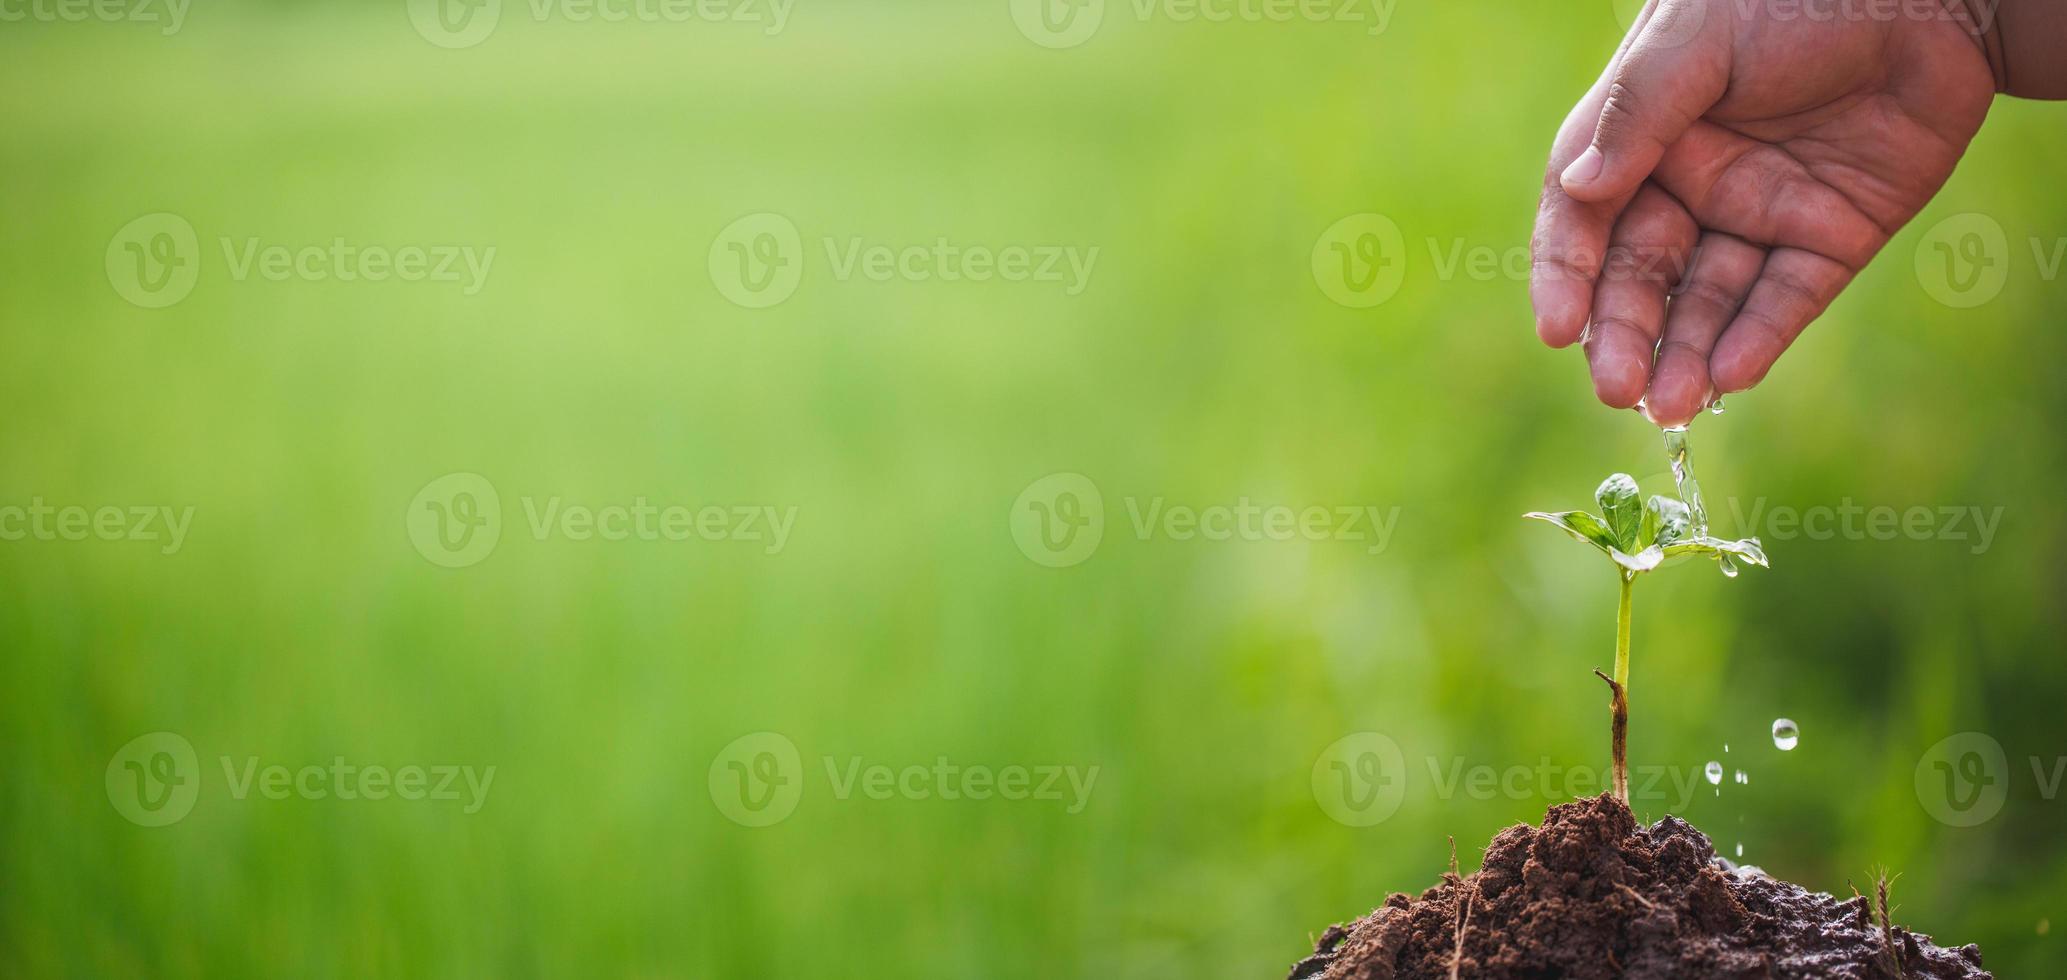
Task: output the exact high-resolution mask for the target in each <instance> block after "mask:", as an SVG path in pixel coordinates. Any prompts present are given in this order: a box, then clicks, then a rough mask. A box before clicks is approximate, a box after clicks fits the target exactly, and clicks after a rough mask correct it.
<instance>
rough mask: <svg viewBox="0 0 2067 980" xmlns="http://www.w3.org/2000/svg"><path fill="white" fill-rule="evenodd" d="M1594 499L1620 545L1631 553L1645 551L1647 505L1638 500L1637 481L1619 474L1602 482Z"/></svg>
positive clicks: (1624, 474) (1594, 493)
mask: <svg viewBox="0 0 2067 980" xmlns="http://www.w3.org/2000/svg"><path fill="white" fill-rule="evenodd" d="M1593 499H1594V501H1595V502H1597V503H1599V504H1600V512H1601V517H1602V519H1603V520H1604V521H1605V522H1606V523H1607V525H1608V530H1609V531H1611V532H1613V533H1614V535H1615V541H1616V543H1617V545H1618V546H1619V547H1620V548H1621V549H1622V550H1623V551H1627V552H1635V551H1641V550H1643V542H1642V540H1641V538H1642V535H1643V523H1644V505H1643V501H1641V500H1639V499H1638V498H1637V490H1636V481H1635V480H1634V479H1631V478H1630V476H1629V474H1627V473H1617V474H1615V475H1614V476H1611V477H1608V478H1607V479H1605V480H1602V481H1601V485H1600V489H1598V490H1595V491H1594V492H1593Z"/></svg>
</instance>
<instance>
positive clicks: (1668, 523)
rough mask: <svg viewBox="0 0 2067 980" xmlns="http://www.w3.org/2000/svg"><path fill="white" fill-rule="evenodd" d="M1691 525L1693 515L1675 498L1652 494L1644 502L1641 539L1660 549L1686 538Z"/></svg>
mask: <svg viewBox="0 0 2067 980" xmlns="http://www.w3.org/2000/svg"><path fill="white" fill-rule="evenodd" d="M1692 523H1693V514H1692V513H1691V512H1690V511H1688V510H1687V505H1686V504H1685V503H1684V502H1682V501H1681V500H1680V499H1679V498H1677V497H1667V496H1663V495H1661V494H1655V493H1654V494H1652V495H1651V499H1649V500H1646V501H1644V534H1643V539H1644V540H1645V541H1647V542H1650V543H1652V544H1656V545H1658V546H1660V547H1664V546H1665V545H1669V544H1671V543H1673V542H1675V541H1678V540H1679V539H1681V538H1684V537H1686V536H1687V527H1688V526H1689V525H1690V524H1692Z"/></svg>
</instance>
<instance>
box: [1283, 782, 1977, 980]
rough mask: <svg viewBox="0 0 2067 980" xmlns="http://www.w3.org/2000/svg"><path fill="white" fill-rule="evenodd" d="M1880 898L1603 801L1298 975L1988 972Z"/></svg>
mask: <svg viewBox="0 0 2067 980" xmlns="http://www.w3.org/2000/svg"><path fill="white" fill-rule="evenodd" d="M1466 905H1468V913H1469V915H1468V919H1467V917H1466V914H1465V913H1466V909H1465V908H1464V906H1466ZM1872 906H1873V903H1872V902H1871V901H1869V899H1868V898H1866V897H1863V896H1855V897H1853V898H1849V899H1846V900H1844V901H1838V900H1837V899H1836V898H1833V897H1831V896H1830V895H1826V894H1822V893H1820V892H1811V891H1808V890H1807V889H1804V888H1802V887H1801V886H1799V885H1793V884H1789V883H1787V882H1784V881H1777V880H1774V879H1772V878H1769V877H1766V876H1765V875H1763V874H1760V873H1758V872H1756V871H1753V870H1749V869H1736V868H1733V867H1731V865H1730V864H1729V862H1727V861H1724V860H1722V859H1721V858H1718V857H1716V854H1715V849H1714V847H1712V846H1711V845H1710V844H1709V843H1708V838H1706V837H1703V836H1702V835H1701V832H1700V831H1698V830H1695V829H1694V828H1693V826H1692V825H1690V824H1688V823H1687V822H1686V821H1684V820H1680V819H1679V818H1677V817H1666V818H1665V819H1664V820H1661V821H1659V822H1658V823H1657V824H1655V825H1653V826H1650V827H1639V826H1638V825H1637V823H1636V820H1635V818H1634V817H1632V816H1630V813H1629V808H1628V807H1627V806H1625V805H1623V804H1621V803H1619V802H1616V801H1615V799H1614V798H1613V797H1610V796H1602V797H1599V798H1597V799H1589V800H1579V801H1577V802H1573V803H1566V804H1562V805H1559V806H1553V807H1551V808H1550V813H1549V814H1548V815H1547V816H1545V817H1544V820H1543V827H1542V829H1540V830H1539V829H1537V828H1534V827H1530V826H1527V825H1518V826H1514V827H1509V828H1507V829H1506V830H1503V831H1501V832H1500V834H1499V835H1498V836H1496V837H1494V838H1493V844H1492V846H1491V847H1490V848H1488V849H1487V851H1486V861H1485V866H1484V867H1482V868H1480V869H1479V870H1478V871H1477V872H1476V873H1474V874H1472V875H1470V876H1468V877H1465V878H1461V879H1460V878H1458V877H1456V876H1454V875H1444V876H1443V881H1442V883H1441V884H1439V885H1437V886H1435V887H1434V888H1431V889H1429V890H1427V891H1425V892H1422V893H1421V897H1420V898H1410V897H1408V896H1406V895H1394V896H1392V897H1391V898H1388V899H1386V900H1385V904H1384V905H1381V906H1379V907H1378V908H1377V909H1376V910H1375V911H1373V912H1372V913H1371V914H1370V915H1367V916H1365V917H1364V918H1362V919H1360V920H1358V921H1356V922H1354V923H1352V924H1350V925H1349V926H1347V927H1343V926H1330V927H1328V930H1327V932H1326V933H1325V934H1323V935H1322V936H1321V938H1320V941H1319V942H1318V943H1317V944H1315V947H1314V954H1313V955H1312V956H1310V957H1307V958H1306V959H1305V960H1302V961H1300V962H1299V964H1298V965H1297V966H1294V967H1293V968H1292V977H1291V980H1314V978H1319V980H1352V978H1354V980H1391V978H1395V977H1399V978H1405V977H1432V978H1437V980H1448V978H1449V977H1451V976H1453V975H1454V976H1457V977H1459V978H1464V980H1473V978H1517V980H1521V978H1528V980H1536V978H1550V977H1569V978H1573V980H1588V978H1596V977H1598V978H1607V977H1672V978H1693V980H1705V978H1720V977H1729V978H1750V977H1802V978H1809V977H1815V978H1840V980H1898V978H1899V980H1924V978H1931V980H1944V978H1960V980H1974V978H1988V977H1989V976H1990V974H1988V973H1986V972H1983V971H1982V969H1981V951H1980V949H1979V948H1977V947H1974V946H1963V947H1960V948H1959V949H1943V948H1940V947H1938V946H1934V945H1932V944H1931V941H1930V937H1929V936H1921V935H1918V934H1916V933H1912V932H1910V931H1908V930H1907V929H1903V928H1901V927H1900V926H1892V927H1890V928H1887V929H1883V927H1882V925H1881V924H1880V922H1879V921H1878V920H1877V918H1876V916H1875V913H1874V911H1873V908H1872ZM1460 920H1464V921H1465V925H1464V926H1463V930H1462V931H1463V953H1462V955H1461V956H1459V955H1458V952H1457V951H1458V933H1459V922H1460ZM1891 940H1892V941H1891ZM1453 962H1454V963H1455V970H1456V972H1455V973H1454V974H1453V973H1452V964H1453Z"/></svg>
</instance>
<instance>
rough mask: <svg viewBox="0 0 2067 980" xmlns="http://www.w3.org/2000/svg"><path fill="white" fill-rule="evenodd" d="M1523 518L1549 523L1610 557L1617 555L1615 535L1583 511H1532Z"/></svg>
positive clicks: (1595, 518) (1598, 520)
mask: <svg viewBox="0 0 2067 980" xmlns="http://www.w3.org/2000/svg"><path fill="white" fill-rule="evenodd" d="M1522 516H1523V517H1526V518H1530V519H1532V520H1538V521H1548V522H1550V523H1552V524H1555V525H1557V526H1558V527H1561V528H1564V529H1565V533H1567V534H1570V535H1571V536H1572V537H1575V538H1578V539H1579V540H1581V541H1584V542H1586V543H1587V544H1590V545H1593V546H1594V547H1596V548H1599V549H1600V550H1601V551H1602V552H1604V553H1606V554H1608V555H1610V556H1612V555H1613V554H1614V553H1615V535H1614V534H1612V533H1610V532H1609V531H1608V529H1607V527H1605V526H1604V525H1602V524H1601V522H1600V518H1598V517H1595V516H1593V515H1592V514H1589V513H1587V512H1585V511H1583V510H1567V511H1561V512H1558V513H1555V514H1546V513H1544V512H1542V511H1531V512H1529V513H1527V514H1523V515H1522Z"/></svg>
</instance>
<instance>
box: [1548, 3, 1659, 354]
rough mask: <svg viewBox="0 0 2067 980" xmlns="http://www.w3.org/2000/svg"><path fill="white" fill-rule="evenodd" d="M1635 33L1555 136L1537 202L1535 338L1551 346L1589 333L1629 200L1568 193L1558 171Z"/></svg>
mask: <svg viewBox="0 0 2067 980" xmlns="http://www.w3.org/2000/svg"><path fill="white" fill-rule="evenodd" d="M1649 16H1650V11H1649V10H1648V9H1647V10H1645V11H1643V13H1642V14H1640V15H1639V20H1638V25H1637V29H1636V31H1641V30H1642V29H1643V27H1642V25H1643V22H1644V20H1645V19H1647V18H1648V17H1649ZM1636 31H1632V32H1631V33H1630V36H1629V37H1625V38H1623V39H1622V46H1621V48H1619V49H1618V50H1617V51H1616V52H1615V57H1614V58H1612V59H1610V60H1609V61H1608V64H1607V67H1606V68H1604V69H1602V70H1601V75H1600V77H1599V78H1598V79H1596V80H1595V81H1594V83H1593V88H1591V89H1589V90H1587V93H1586V95H1585V97H1583V98H1581V99H1580V100H1579V104H1578V105H1575V106H1573V107H1572V111H1571V112H1570V113H1568V114H1566V116H1565V121H1564V123H1563V124H1562V125H1561V126H1559V127H1558V131H1557V138H1556V139H1555V140H1553V141H1552V142H1551V146H1550V165H1549V166H1548V167H1547V168H1546V169H1545V171H1544V174H1543V195H1542V197H1541V199H1540V200H1539V201H1538V203H1537V205H1536V230H1535V233H1534V234H1533V235H1531V236H1530V239H1529V304H1530V306H1531V307H1532V308H1533V309H1534V310H1535V313H1536V336H1537V337H1539V338H1541V339H1542V341H1543V342H1544V343H1546V344H1548V345H1550V346H1552V347H1569V346H1571V345H1572V344H1573V343H1574V342H1575V341H1577V340H1578V339H1579V335H1580V334H1582V333H1584V332H1585V330H1586V321H1587V318H1588V317H1589V316H1590V315H1591V312H1592V309H1593V282H1594V279H1595V278H1596V277H1597V276H1599V275H1600V263H1601V257H1602V253H1604V252H1606V251H1607V247H1608V233H1609V231H1610V230H1611V229H1612V228H1613V227H1614V224H1615V217H1616V215H1619V214H1621V213H1622V207H1623V205H1624V204H1626V203H1627V200H1626V198H1622V199H1616V200H1611V201H1596V202H1582V201H1575V200H1573V199H1572V198H1571V197H1570V196H1569V195H1567V194H1566V193H1565V190H1564V185H1563V184H1561V183H1560V182H1559V179H1558V175H1559V174H1562V173H1563V172H1564V171H1565V168H1566V167H1568V166H1570V165H1571V163H1572V161H1573V160H1574V159H1576V158H1577V157H1578V156H1579V154H1580V153H1582V152H1584V151H1585V149H1586V147H1587V144H1588V143H1589V142H1590V141H1591V140H1592V139H1593V131H1594V129H1595V128H1596V126H1597V125H1598V123H1599V121H1600V111H1601V106H1602V105H1603V104H1604V103H1605V102H1606V101H1607V98H1608V84H1609V82H1610V80H1611V79H1613V78H1614V74H1615V69H1616V67H1617V66H1618V65H1619V64H1621V60H1622V55H1623V54H1624V53H1626V52H1627V51H1628V49H1629V44H1630V43H1631V39H1632V38H1634V37H1635V35H1636Z"/></svg>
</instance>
